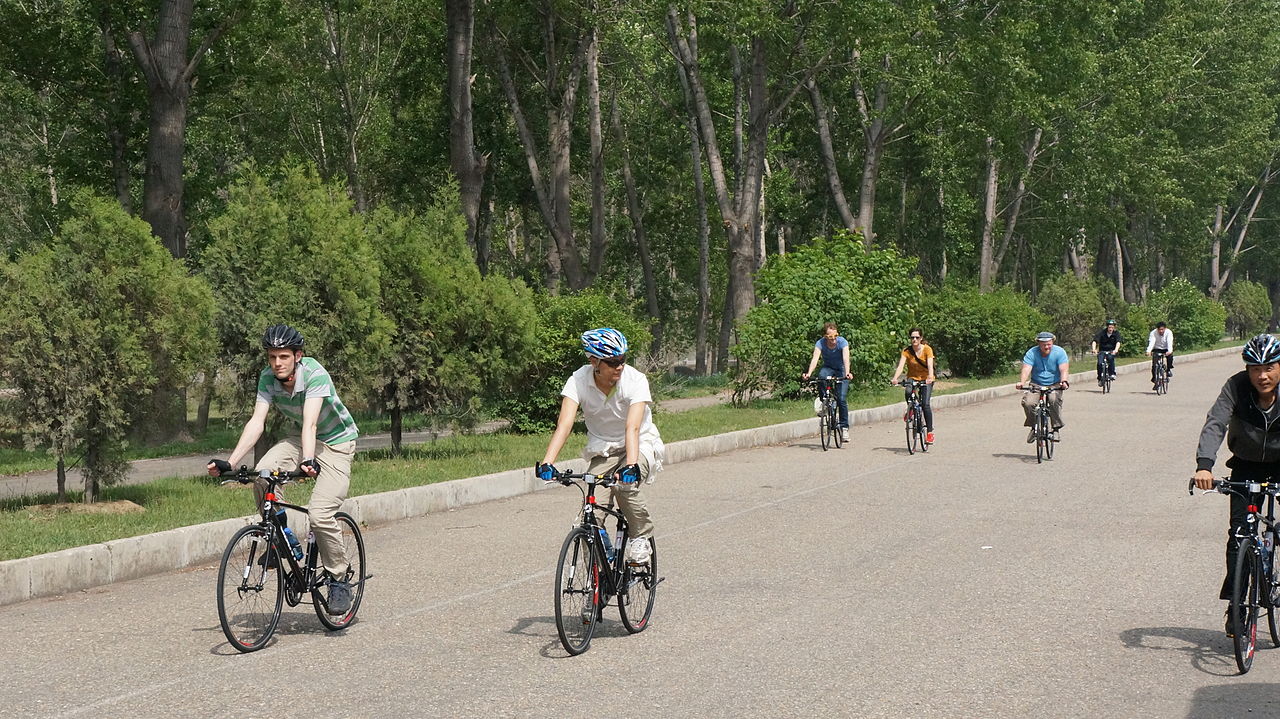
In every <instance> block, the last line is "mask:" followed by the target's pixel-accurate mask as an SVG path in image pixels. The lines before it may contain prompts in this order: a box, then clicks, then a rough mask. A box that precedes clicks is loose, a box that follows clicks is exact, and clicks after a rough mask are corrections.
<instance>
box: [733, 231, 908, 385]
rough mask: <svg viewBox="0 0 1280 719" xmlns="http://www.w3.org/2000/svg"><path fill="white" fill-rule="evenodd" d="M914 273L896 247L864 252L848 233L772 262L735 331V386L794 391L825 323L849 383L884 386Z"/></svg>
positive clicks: (903, 331) (901, 336)
mask: <svg viewBox="0 0 1280 719" xmlns="http://www.w3.org/2000/svg"><path fill="white" fill-rule="evenodd" d="M914 270H915V260H913V259H910V258H905V257H903V256H902V255H900V254H899V253H898V252H897V251H896V250H876V251H873V252H869V253H868V252H864V251H863V249H862V246H861V245H860V244H858V243H857V242H855V241H853V240H852V239H851V238H849V237H847V236H841V237H838V238H837V239H834V240H815V241H814V242H813V243H812V244H810V245H807V246H805V247H802V248H800V249H799V250H797V251H795V252H792V253H789V254H786V255H779V256H777V257H773V258H771V259H770V260H769V262H768V263H767V264H766V265H765V266H764V268H763V269H761V270H760V274H759V279H758V281H757V284H756V290H757V292H758V293H759V296H760V299H761V300H762V302H761V304H760V305H759V306H757V307H755V308H754V309H752V310H751V312H750V313H748V314H747V316H746V318H745V319H744V320H743V321H742V324H741V325H740V327H739V336H738V344H737V346H736V347H735V348H734V353H735V354H736V355H737V357H738V359H739V361H740V366H739V372H738V375H737V377H736V378H735V384H736V385H737V387H738V388H739V389H741V388H743V387H746V386H748V385H750V386H756V385H757V384H758V383H759V382H760V381H761V380H763V381H765V382H767V383H769V384H770V385H772V386H773V387H774V388H775V389H776V390H777V391H778V392H781V393H790V392H793V391H795V390H796V389H798V387H799V384H798V377H799V376H800V374H801V373H802V372H803V371H804V370H805V368H806V367H808V365H809V360H810V358H811V356H812V354H813V347H814V343H815V342H816V341H817V340H818V338H819V337H821V336H822V331H823V330H822V328H823V325H824V324H825V323H827V322H835V323H836V325H837V327H838V328H839V330H840V334H841V336H843V337H844V338H845V339H847V340H848V341H849V364H850V365H851V367H850V369H851V371H852V372H853V377H854V382H858V383H862V384H867V383H871V382H876V381H883V380H884V379H885V378H887V377H888V375H889V373H890V372H891V371H892V368H893V366H894V363H896V362H897V354H898V351H899V350H900V349H901V348H902V347H903V346H904V345H905V344H906V339H905V338H906V336H907V330H908V329H909V328H910V325H911V322H912V320H913V319H914V317H915V314H916V310H917V308H918V306H919V303H920V280H919V278H917V277H916V276H915V271H914Z"/></svg>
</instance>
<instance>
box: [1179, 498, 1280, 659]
mask: <svg viewBox="0 0 1280 719" xmlns="http://www.w3.org/2000/svg"><path fill="white" fill-rule="evenodd" d="M1187 491H1188V492H1189V493H1191V494H1195V479H1192V480H1191V481H1190V482H1188V483H1187ZM1209 492H1221V493H1222V494H1234V495H1237V496H1240V497H1243V498H1244V499H1245V501H1247V502H1248V506H1249V509H1248V514H1247V515H1246V517H1245V519H1246V523H1245V525H1244V526H1243V527H1237V528H1236V535H1235V536H1236V539H1238V540H1239V542H1240V544H1239V548H1238V549H1237V550H1236V566H1235V574H1234V577H1235V579H1234V581H1233V582H1232V587H1231V604H1230V605H1229V607H1228V609H1227V617H1228V619H1229V620H1230V622H1231V629H1232V631H1231V635H1232V644H1233V645H1234V649H1235V655H1236V667H1237V668H1239V669H1240V673H1241V674H1245V673H1247V672H1248V671H1249V669H1250V668H1251V667H1252V666H1253V655H1254V652H1255V650H1256V649H1257V645H1258V615H1259V614H1260V613H1262V612H1266V614H1267V628H1268V629H1269V630H1270V632H1271V644H1272V646H1276V647H1280V626H1277V621H1280V617H1277V616H1276V604H1278V603H1280V581H1278V580H1277V568H1276V552H1275V546H1276V532H1277V529H1278V528H1277V526H1276V518H1275V505H1276V493H1277V492H1280V484H1276V483H1275V482H1272V481H1265V482H1242V481H1232V480H1231V478H1230V477H1223V478H1222V479H1215V480H1214V481H1213V489H1211V490H1208V492H1206V494H1208V493H1209ZM1259 499H1264V500H1265V502H1266V510H1265V511H1263V510H1262V509H1261V508H1260V507H1259V506H1258V500H1259Z"/></svg>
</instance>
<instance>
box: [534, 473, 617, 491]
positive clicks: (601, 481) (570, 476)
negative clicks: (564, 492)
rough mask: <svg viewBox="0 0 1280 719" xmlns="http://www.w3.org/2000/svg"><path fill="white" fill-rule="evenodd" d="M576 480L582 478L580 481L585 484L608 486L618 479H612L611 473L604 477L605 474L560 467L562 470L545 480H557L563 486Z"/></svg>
mask: <svg viewBox="0 0 1280 719" xmlns="http://www.w3.org/2000/svg"><path fill="white" fill-rule="evenodd" d="M578 480H582V481H584V482H586V483H587V484H598V485H600V486H601V487H608V486H611V485H613V484H616V483H617V481H618V480H616V479H614V478H613V476H612V475H610V476H607V477H606V476H605V475H603V474H590V473H587V472H573V471H570V470H567V469H562V470H558V471H556V473H555V476H554V477H552V478H551V479H550V480H547V481H550V482H559V483H560V484H563V485H565V486H566V487H567V486H569V485H571V484H573V483H574V482H576V481H578Z"/></svg>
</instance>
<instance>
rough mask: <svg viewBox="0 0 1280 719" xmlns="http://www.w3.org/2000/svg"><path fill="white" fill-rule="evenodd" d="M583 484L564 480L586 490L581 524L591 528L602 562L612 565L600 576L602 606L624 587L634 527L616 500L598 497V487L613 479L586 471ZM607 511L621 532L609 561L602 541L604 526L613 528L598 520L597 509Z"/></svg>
mask: <svg viewBox="0 0 1280 719" xmlns="http://www.w3.org/2000/svg"><path fill="white" fill-rule="evenodd" d="M581 480H582V484H578V482H577V481H576V479H569V480H567V481H566V480H561V482H562V483H563V484H574V485H577V486H578V489H579V490H581V491H582V519H581V520H580V521H579V522H578V526H579V527H582V528H583V529H586V530H587V535H588V541H587V543H588V544H589V545H590V546H591V547H592V550H591V551H592V552H594V553H595V555H596V557H597V558H599V560H600V564H601V566H604V567H608V568H609V571H607V572H603V573H602V575H601V578H600V591H601V593H602V595H603V596H602V597H601V601H600V602H599V604H600V606H605V605H607V604H608V603H609V599H610V598H612V597H613V596H615V595H617V594H618V593H619V591H620V590H621V586H620V585H621V584H622V575H623V573H624V572H625V571H626V559H625V554H626V546H627V541H628V540H630V539H631V533H630V527H628V526H627V519H626V517H624V516H622V512H620V511H619V510H617V509H614V507H613V501H612V500H610V502H609V504H607V505H602V504H600V503H599V502H598V501H597V500H596V488H597V487H609V486H612V485H613V484H614V482H613V480H611V479H607V478H605V477H601V476H599V475H593V474H585V473H584V474H582V475H581ZM597 511H599V512H604V513H605V514H607V515H610V516H612V517H613V518H614V519H616V520H617V522H618V524H617V531H618V532H619V533H620V534H619V536H620V537H621V539H620V540H619V542H618V544H617V546H615V547H614V548H613V549H614V555H613V561H609V555H608V553H607V552H605V548H604V545H603V543H602V542H601V541H600V530H601V529H603V530H604V531H606V532H607V531H609V528H608V527H606V526H605V525H604V523H603V522H601V521H597V519H596V512H597Z"/></svg>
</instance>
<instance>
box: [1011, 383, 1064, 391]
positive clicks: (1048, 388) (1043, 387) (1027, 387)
mask: <svg viewBox="0 0 1280 719" xmlns="http://www.w3.org/2000/svg"><path fill="white" fill-rule="evenodd" d="M1022 389H1023V390H1025V391H1027V392H1053V391H1054V390H1058V391H1061V392H1066V391H1067V390H1068V389H1070V388H1069V387H1063V386H1062V383H1061V382H1057V383H1054V384H1051V385H1043V384H1036V383H1034V382H1031V383H1029V384H1024V385H1022Z"/></svg>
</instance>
